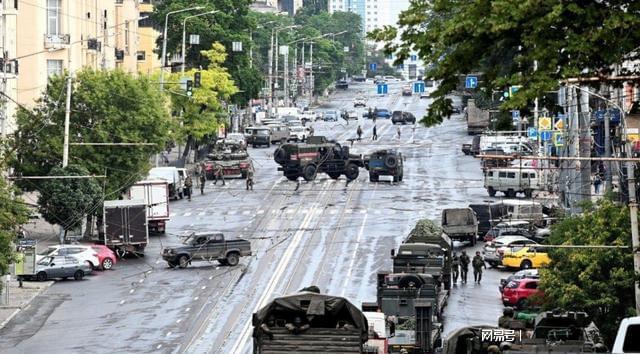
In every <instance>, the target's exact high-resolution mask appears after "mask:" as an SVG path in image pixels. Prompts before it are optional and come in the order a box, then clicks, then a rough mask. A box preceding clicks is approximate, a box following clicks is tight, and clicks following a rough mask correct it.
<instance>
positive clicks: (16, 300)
mask: <svg viewBox="0 0 640 354" xmlns="http://www.w3.org/2000/svg"><path fill="white" fill-rule="evenodd" d="M53 283H54V282H53V281H46V282H23V287H22V288H19V287H18V281H17V280H13V279H12V280H11V281H10V282H9V288H8V290H9V303H8V304H2V305H0V329H1V328H4V326H6V325H7V323H9V321H11V319H12V318H13V317H14V316H15V315H17V314H18V313H19V312H20V311H21V310H24V309H25V308H27V307H28V306H29V304H30V303H31V301H33V299H35V298H36V296H38V295H40V294H42V293H43V292H44V291H45V290H47V289H48V288H49V287H50V286H51V285H52V284H53ZM6 290H7V289H3V293H2V297H3V298H2V300H3V301H4V299H5V296H6V295H5V293H4V291H6Z"/></svg>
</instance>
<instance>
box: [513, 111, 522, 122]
mask: <svg viewBox="0 0 640 354" xmlns="http://www.w3.org/2000/svg"><path fill="white" fill-rule="evenodd" d="M511 119H513V121H514V122H518V121H519V120H520V111H519V110H514V111H511Z"/></svg>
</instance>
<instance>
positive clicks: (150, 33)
mask: <svg viewBox="0 0 640 354" xmlns="http://www.w3.org/2000/svg"><path fill="white" fill-rule="evenodd" d="M152 13H153V1H152V0H141V1H140V21H139V22H138V53H137V59H138V72H139V73H140V74H141V75H149V74H151V73H152V72H153V71H155V70H158V69H159V68H160V65H161V62H160V58H159V56H158V55H157V54H156V53H154V49H155V47H156V39H158V37H160V31H159V30H158V26H157V24H155V23H153V21H152V20H151V14H152Z"/></svg>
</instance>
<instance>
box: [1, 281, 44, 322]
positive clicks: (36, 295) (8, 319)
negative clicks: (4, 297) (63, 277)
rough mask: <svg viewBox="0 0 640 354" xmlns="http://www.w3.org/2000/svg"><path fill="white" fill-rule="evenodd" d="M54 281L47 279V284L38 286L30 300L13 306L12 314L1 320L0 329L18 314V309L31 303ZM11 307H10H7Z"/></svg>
mask: <svg viewBox="0 0 640 354" xmlns="http://www.w3.org/2000/svg"><path fill="white" fill-rule="evenodd" d="M54 283H55V281H49V282H47V284H45V285H44V286H43V287H42V288H40V290H39V291H38V292H37V293H36V294H35V295H34V296H33V297H32V298H31V300H29V301H27V303H26V304H24V305H22V306H15V311H13V313H12V314H10V315H9V317H7V319H6V320H4V321H2V323H0V330H1V329H3V328H4V327H5V326H6V325H7V324H9V322H11V320H12V319H13V318H14V317H15V316H16V315H17V314H18V313H20V311H22V310H23V309H26V308H27V307H29V306H30V305H31V302H32V301H33V300H34V299H35V298H36V297H38V296H40V294H42V293H43V292H44V291H45V290H47V289H49V288H50V287H51V285H53V284H54ZM8 308H11V307H8ZM5 309H6V308H5Z"/></svg>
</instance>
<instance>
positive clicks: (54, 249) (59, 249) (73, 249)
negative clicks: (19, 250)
mask: <svg viewBox="0 0 640 354" xmlns="http://www.w3.org/2000/svg"><path fill="white" fill-rule="evenodd" d="M56 256H63V257H64V256H69V257H75V258H77V259H78V260H79V261H80V262H83V263H87V264H89V265H90V266H91V268H92V269H94V268H97V267H99V266H100V259H99V258H98V253H97V252H96V251H95V250H94V249H93V248H91V246H85V245H55V246H49V247H47V248H46V249H45V250H43V251H41V252H40V253H38V255H37V256H36V261H40V260H41V259H43V258H45V257H56Z"/></svg>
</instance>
